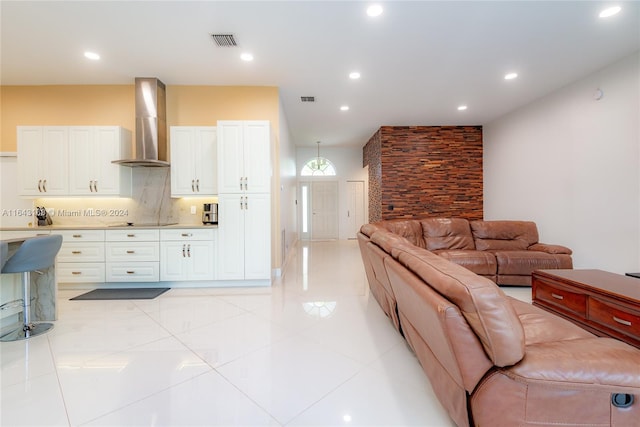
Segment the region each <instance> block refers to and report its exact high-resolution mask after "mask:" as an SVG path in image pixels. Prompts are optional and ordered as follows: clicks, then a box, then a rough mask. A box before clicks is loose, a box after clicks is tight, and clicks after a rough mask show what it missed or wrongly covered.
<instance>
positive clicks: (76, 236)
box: [73, 234, 82, 239]
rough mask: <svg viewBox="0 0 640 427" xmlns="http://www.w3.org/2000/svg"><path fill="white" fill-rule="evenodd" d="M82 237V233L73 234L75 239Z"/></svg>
mask: <svg viewBox="0 0 640 427" xmlns="http://www.w3.org/2000/svg"><path fill="white" fill-rule="evenodd" d="M81 237H82V234H74V235H73V238H74V239H79V238H81Z"/></svg>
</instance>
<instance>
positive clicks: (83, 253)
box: [57, 242, 104, 262]
mask: <svg viewBox="0 0 640 427" xmlns="http://www.w3.org/2000/svg"><path fill="white" fill-rule="evenodd" d="M57 260H58V262H104V243H102V242H79V243H63V244H62V247H61V248H60V252H58V258H57Z"/></svg>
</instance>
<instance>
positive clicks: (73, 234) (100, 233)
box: [55, 230, 104, 242]
mask: <svg viewBox="0 0 640 427" xmlns="http://www.w3.org/2000/svg"><path fill="white" fill-rule="evenodd" d="M55 234H61V235H62V241H63V242H104V230H60V231H56V232H55Z"/></svg>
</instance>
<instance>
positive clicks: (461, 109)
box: [458, 105, 467, 111]
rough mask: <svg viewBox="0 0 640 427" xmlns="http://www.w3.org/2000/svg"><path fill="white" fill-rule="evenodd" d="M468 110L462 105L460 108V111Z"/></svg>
mask: <svg viewBox="0 0 640 427" xmlns="http://www.w3.org/2000/svg"><path fill="white" fill-rule="evenodd" d="M466 109H467V106H466V105H461V106H459V107H458V111H464V110H466Z"/></svg>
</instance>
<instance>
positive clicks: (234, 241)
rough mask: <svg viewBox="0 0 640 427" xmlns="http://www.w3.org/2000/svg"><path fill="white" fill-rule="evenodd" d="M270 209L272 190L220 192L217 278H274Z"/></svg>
mask: <svg viewBox="0 0 640 427" xmlns="http://www.w3.org/2000/svg"><path fill="white" fill-rule="evenodd" d="M270 212H271V198H270V196H269V195H268V194H249V193H244V194H221V195H220V196H218V221H219V223H218V254H219V256H218V257H217V268H218V272H217V279H219V280H270V279H271V232H270V230H271V215H270Z"/></svg>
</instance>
